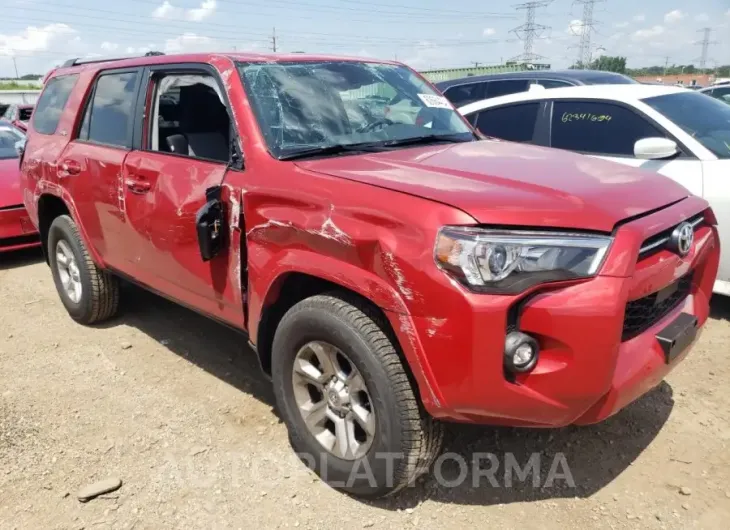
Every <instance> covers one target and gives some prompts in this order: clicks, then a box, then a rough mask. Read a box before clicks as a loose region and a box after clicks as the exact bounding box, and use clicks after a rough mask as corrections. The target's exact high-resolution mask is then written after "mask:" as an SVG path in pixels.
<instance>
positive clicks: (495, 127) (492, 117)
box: [476, 102, 540, 143]
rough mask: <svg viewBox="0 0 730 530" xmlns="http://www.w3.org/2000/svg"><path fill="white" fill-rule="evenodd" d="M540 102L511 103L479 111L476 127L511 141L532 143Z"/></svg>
mask: <svg viewBox="0 0 730 530" xmlns="http://www.w3.org/2000/svg"><path fill="white" fill-rule="evenodd" d="M539 109H540V103H539V102H535V103H524V104H520V105H510V106H508V107H500V108H497V109H492V110H484V111H482V112H480V113H479V117H478V118H477V121H476V128H477V129H479V131H480V132H481V133H482V134H485V135H487V136H493V137H495V138H502V139H503V140H509V141H510V142H523V143H531V142H532V136H533V134H534V132H535V123H536V122H537V113H538V110H539Z"/></svg>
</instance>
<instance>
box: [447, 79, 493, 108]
mask: <svg viewBox="0 0 730 530" xmlns="http://www.w3.org/2000/svg"><path fill="white" fill-rule="evenodd" d="M485 86H486V83H466V84H463V85H456V86H452V87H449V88H447V89H446V90H445V91H444V96H446V99H448V100H449V101H451V103H452V104H453V105H454V107H463V106H464V105H468V104H469V103H474V102H475V101H480V100H482V99H484V98H485V95H484V87H485Z"/></svg>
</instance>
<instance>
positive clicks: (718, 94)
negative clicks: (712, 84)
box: [711, 86, 730, 101]
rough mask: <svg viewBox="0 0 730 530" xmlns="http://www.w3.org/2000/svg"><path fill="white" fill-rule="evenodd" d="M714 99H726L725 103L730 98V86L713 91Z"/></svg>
mask: <svg viewBox="0 0 730 530" xmlns="http://www.w3.org/2000/svg"><path fill="white" fill-rule="evenodd" d="M711 93H712V97H713V98H718V99H724V100H725V101H727V100H728V98H730V86H726V87H722V88H715V89H713V90H712V91H711Z"/></svg>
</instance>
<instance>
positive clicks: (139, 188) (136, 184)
mask: <svg viewBox="0 0 730 530" xmlns="http://www.w3.org/2000/svg"><path fill="white" fill-rule="evenodd" d="M125 183H126V184H127V187H128V188H129V189H130V190H132V193H147V192H148V191H150V188H152V185H151V184H150V183H149V182H148V181H146V180H141V179H136V178H134V177H129V178H127V180H126V181H125Z"/></svg>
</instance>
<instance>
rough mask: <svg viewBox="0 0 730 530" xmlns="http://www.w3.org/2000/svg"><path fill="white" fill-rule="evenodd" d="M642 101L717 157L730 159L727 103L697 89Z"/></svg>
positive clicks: (729, 118) (728, 106)
mask: <svg viewBox="0 0 730 530" xmlns="http://www.w3.org/2000/svg"><path fill="white" fill-rule="evenodd" d="M643 101H644V103H646V104H647V105H649V106H650V107H652V108H653V109H654V110H656V111H658V112H661V113H662V114H664V116H666V117H667V118H668V119H670V120H671V121H673V122H674V123H676V124H677V125H678V126H679V127H681V128H682V129H683V130H684V131H685V132H686V133H687V134H689V135H690V136H692V138H694V139H695V140H697V141H698V142H700V143H701V144H702V145H703V146H705V147H706V148H707V149H709V150H710V151H712V152H713V153H714V154H715V155H717V157H718V158H730V105H726V104H725V103H723V102H721V101H719V100H717V99H713V98H708V97H707V95H705V94H698V93H697V92H680V93H678V94H668V95H666V96H656V97H653V98H647V99H644V100H643Z"/></svg>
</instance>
